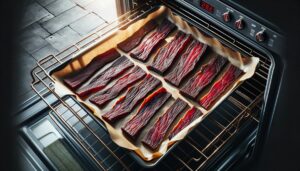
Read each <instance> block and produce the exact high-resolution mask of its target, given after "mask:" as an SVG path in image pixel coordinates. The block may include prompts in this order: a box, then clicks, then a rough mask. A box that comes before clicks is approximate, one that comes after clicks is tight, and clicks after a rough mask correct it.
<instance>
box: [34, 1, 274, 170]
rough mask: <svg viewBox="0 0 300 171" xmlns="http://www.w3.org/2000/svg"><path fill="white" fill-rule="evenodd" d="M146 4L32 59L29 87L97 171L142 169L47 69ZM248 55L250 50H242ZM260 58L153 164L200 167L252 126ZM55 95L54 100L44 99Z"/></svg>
mask: <svg viewBox="0 0 300 171" xmlns="http://www.w3.org/2000/svg"><path fill="white" fill-rule="evenodd" d="M151 4H152V3H146V4H144V5H142V6H139V7H138V8H137V9H135V10H132V11H130V12H128V13H126V14H124V15H122V16H121V17H120V18H119V19H118V20H116V21H114V22H112V23H110V24H109V25H107V26H106V27H104V28H102V29H100V30H98V31H97V32H95V33H93V34H91V35H89V36H87V37H86V38H84V39H83V40H81V41H80V42H78V43H76V44H75V45H73V46H71V47H70V48H68V49H66V50H64V51H63V52H61V53H59V54H57V55H55V56H53V55H51V56H47V57H45V58H43V59H42V60H40V61H38V62H37V66H36V67H35V68H34V69H33V71H32V77H33V78H34V81H33V83H32V85H31V86H32V89H33V90H34V91H35V92H36V93H37V94H38V95H39V96H40V98H41V99H42V100H43V101H44V102H45V103H46V104H47V105H48V106H49V108H50V109H51V111H52V112H50V116H51V117H55V118H58V120H60V121H61V122H62V123H64V125H65V126H66V127H67V128H68V129H69V130H70V132H71V133H72V135H73V136H74V138H75V139H76V140H77V141H78V143H79V144H80V145H81V146H82V148H83V149H84V150H85V151H86V152H87V153H88V154H89V155H90V157H91V158H93V159H94V160H95V161H96V163H97V164H98V166H99V168H101V169H103V170H143V168H141V167H140V166H139V165H138V164H137V163H136V162H135V160H133V159H132V158H131V156H130V155H129V152H128V151H126V150H124V149H122V148H120V147H118V146H117V145H115V144H114V143H113V142H112V141H111V140H110V138H109V135H108V134H107V133H106V130H105V128H104V127H102V126H101V123H99V122H98V121H97V120H96V119H95V118H94V117H93V116H91V114H90V113H88V111H86V110H85V109H84V108H83V106H81V105H80V104H79V103H78V102H77V101H76V100H74V98H72V97H61V96H60V95H59V94H57V93H56V92H55V90H54V88H53V85H52V84H53V80H52V78H51V77H50V75H49V71H51V70H52V69H54V68H55V67H57V66H59V65H61V64H62V63H63V62H65V61H68V60H70V59H72V58H73V57H74V56H75V55H76V54H78V53H80V52H82V51H84V50H85V49H87V48H89V47H92V46H93V45H96V44H98V43H99V42H100V41H101V40H103V39H105V38H106V36H107V35H110V34H111V33H113V32H114V31H116V30H118V29H119V28H122V27H126V26H128V25H129V24H130V23H132V22H134V21H135V20H137V19H139V18H140V17H141V16H143V15H145V14H146V13H148V12H150V11H151V10H154V9H155V6H154V5H151ZM248 55H252V56H253V54H248ZM255 56H258V57H260V58H261V61H260V65H259V68H258V69H257V71H256V73H255V75H254V76H253V77H252V78H251V79H249V80H247V81H245V82H244V83H243V84H242V85H240V86H239V87H238V88H237V89H236V90H235V91H234V92H233V93H232V94H231V95H230V96H229V97H228V98H227V99H226V100H225V101H224V102H223V103H222V104H221V105H220V106H219V107H218V108H217V109H215V110H214V111H213V112H212V113H211V114H210V115H208V116H207V117H206V118H205V119H204V120H203V122H202V123H201V124H199V126H197V128H196V129H195V130H194V131H193V132H191V134H189V136H187V137H186V138H185V139H184V140H183V141H182V142H180V143H179V144H178V145H177V146H176V147H175V149H174V150H173V151H171V153H169V154H168V156H167V157H166V158H165V159H164V161H162V162H160V164H159V165H158V166H157V167H159V168H160V169H166V170H174V169H176V170H178V169H179V170H200V169H201V168H203V167H204V166H205V164H206V163H207V162H208V161H209V159H211V158H212V157H214V156H215V155H216V154H217V153H218V152H219V151H220V149H222V147H223V146H224V145H225V144H226V143H227V142H228V141H230V140H231V139H232V138H233V137H234V136H235V135H236V133H237V132H238V131H239V129H240V128H241V127H242V126H243V125H245V124H254V125H256V127H257V125H258V123H259V113H260V111H261V110H262V109H261V106H262V105H261V104H262V99H263V96H264V91H265V88H266V82H267V79H268V73H269V69H270V66H271V62H270V60H269V59H268V58H266V57H264V56H262V55H260V54H255ZM50 97H51V99H53V98H54V99H55V100H54V101H55V103H53V101H50V100H49V98H50Z"/></svg>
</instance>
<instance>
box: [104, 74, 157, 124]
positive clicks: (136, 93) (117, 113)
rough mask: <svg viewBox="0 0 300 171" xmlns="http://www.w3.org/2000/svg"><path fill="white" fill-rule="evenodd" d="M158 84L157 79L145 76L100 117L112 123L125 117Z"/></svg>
mask: <svg viewBox="0 0 300 171" xmlns="http://www.w3.org/2000/svg"><path fill="white" fill-rule="evenodd" d="M160 84H161V82H160V81H159V80H158V79H156V78H154V77H153V76H151V75H147V76H146V77H145V78H144V79H143V80H142V82H141V83H139V84H137V85H135V86H133V87H131V88H130V89H129V90H128V91H127V92H126V94H125V95H124V96H123V97H121V98H120V99H119V100H118V101H117V102H116V104H115V105H114V106H113V108H112V109H111V110H110V111H108V112H107V113H105V114H103V115H102V118H103V119H105V120H106V121H107V122H110V123H113V122H115V121H117V120H119V119H120V118H123V117H125V116H127V115H128V114H129V113H130V112H131V111H132V110H133V108H134V107H135V106H136V105H137V104H138V103H140V102H141V101H142V100H143V99H144V98H145V97H146V96H147V95H148V94H149V93H150V92H151V91H153V90H154V89H155V88H156V87H158V86H159V85H160Z"/></svg>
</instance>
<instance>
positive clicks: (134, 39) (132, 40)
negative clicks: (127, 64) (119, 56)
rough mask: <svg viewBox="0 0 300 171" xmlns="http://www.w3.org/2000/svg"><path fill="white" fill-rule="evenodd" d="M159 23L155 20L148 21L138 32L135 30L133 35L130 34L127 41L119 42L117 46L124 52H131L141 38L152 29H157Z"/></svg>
mask: <svg viewBox="0 0 300 171" xmlns="http://www.w3.org/2000/svg"><path fill="white" fill-rule="evenodd" d="M156 26H157V23H156V22H155V21H153V20H151V21H149V22H148V23H146V24H145V25H144V26H143V27H141V28H140V29H139V30H138V31H137V32H135V33H134V34H133V35H132V36H130V37H129V38H128V39H126V40H125V41H123V42H121V43H119V44H118V45H117V46H118V48H120V49H121V50H123V51H124V52H126V53H127V52H129V51H131V50H132V49H133V48H135V47H136V46H137V45H138V44H139V43H140V42H141V40H142V39H143V38H144V37H145V36H146V35H147V34H148V33H149V32H151V31H152V30H154V29H155V27H156Z"/></svg>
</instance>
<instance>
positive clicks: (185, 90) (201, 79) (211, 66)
mask: <svg viewBox="0 0 300 171" xmlns="http://www.w3.org/2000/svg"><path fill="white" fill-rule="evenodd" d="M226 61H227V60H226V58H224V57H221V56H218V57H214V58H212V59H211V60H210V61H209V63H208V64H206V65H204V66H202V67H201V69H200V71H199V72H198V73H196V74H195V76H193V77H192V78H191V79H190V80H189V81H188V82H187V83H186V84H185V85H184V86H183V87H182V89H181V90H180V93H181V94H184V95H186V96H189V97H190V98H193V99H196V98H197V96H198V95H199V93H200V92H201V91H202V90H203V89H204V88H205V87H206V86H207V85H208V84H210V83H211V82H212V80H213V79H214V78H215V77H216V76H217V75H218V73H219V72H220V71H221V69H222V68H223V66H224V65H225V64H226Z"/></svg>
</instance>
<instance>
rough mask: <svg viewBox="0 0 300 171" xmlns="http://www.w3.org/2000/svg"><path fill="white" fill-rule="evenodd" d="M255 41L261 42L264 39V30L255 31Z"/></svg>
mask: <svg viewBox="0 0 300 171" xmlns="http://www.w3.org/2000/svg"><path fill="white" fill-rule="evenodd" d="M255 38H256V41H258V42H263V41H265V39H266V34H265V30H261V31H259V32H257V33H256V35H255Z"/></svg>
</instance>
